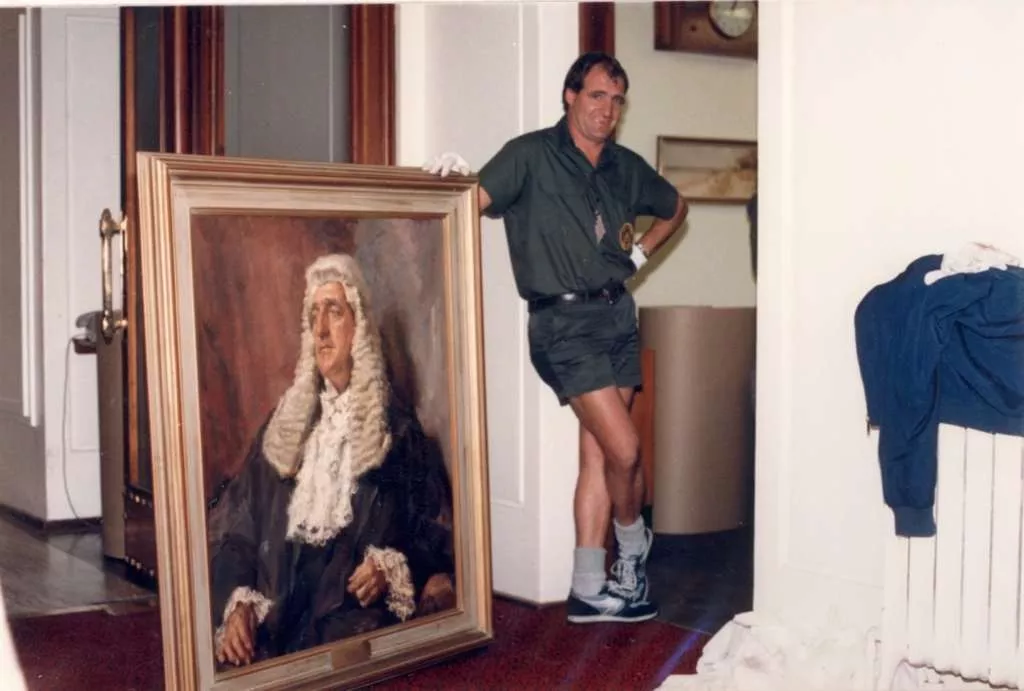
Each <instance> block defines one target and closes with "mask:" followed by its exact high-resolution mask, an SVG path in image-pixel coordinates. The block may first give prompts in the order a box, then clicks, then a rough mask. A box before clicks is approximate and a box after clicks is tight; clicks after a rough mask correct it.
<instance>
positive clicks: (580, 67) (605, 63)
mask: <svg viewBox="0 0 1024 691" xmlns="http://www.w3.org/2000/svg"><path fill="white" fill-rule="evenodd" d="M595 67H601V68H603V69H604V70H605V71H606V72H608V76H609V77H611V78H612V79H621V80H622V91H623V93H625V92H627V91H629V77H628V76H626V70H625V69H623V67H622V65H621V64H619V61H618V60H616V59H615V58H614V57H612V56H611V55H609V54H608V53H601V52H597V51H594V52H590V53H584V54H583V55H581V56H579V57H578V58H576V62H574V63H573V64H572V67H570V68H569V72H568V73H567V74H566V75H565V84H563V85H562V110H569V102H568V101H566V100H565V91H566V89H568V90H569V91H572V92H574V93H577V94H578V93H579V92H580V89H582V88H583V80H584V79H586V78H587V75H588V74H590V70H592V69H594V68H595Z"/></svg>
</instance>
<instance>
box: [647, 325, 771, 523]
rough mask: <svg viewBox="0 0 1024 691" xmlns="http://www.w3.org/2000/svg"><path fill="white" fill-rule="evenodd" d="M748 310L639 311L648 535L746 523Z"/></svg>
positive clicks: (750, 366)
mask: <svg viewBox="0 0 1024 691" xmlns="http://www.w3.org/2000/svg"><path fill="white" fill-rule="evenodd" d="M755 333H756V319H755V310H754V308H753V307H749V308H711V307H643V308H641V309H640V341H641V347H643V348H645V349H646V348H649V349H651V350H653V351H654V357H655V360H656V362H657V371H656V374H655V377H654V389H655V395H654V464H653V465H654V482H653V485H654V487H653V517H654V530H655V532H658V533H670V534H692V533H707V532H715V531H720V530H731V529H734V528H737V527H740V526H741V525H743V524H744V523H746V522H747V521H749V520H750V498H751V496H752V490H753V464H754V463H753V461H754V454H753V396H752V387H753V372H754V352H755V347H754V344H755Z"/></svg>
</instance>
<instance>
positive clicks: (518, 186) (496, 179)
mask: <svg viewBox="0 0 1024 691" xmlns="http://www.w3.org/2000/svg"><path fill="white" fill-rule="evenodd" d="M520 148H521V147H520V146H517V145H514V144H511V143H508V144H506V145H505V146H503V147H502V148H501V150H500V151H498V153H497V154H495V155H494V157H493V158H492V159H491V160H490V161H488V162H487V163H486V164H484V167H483V168H481V169H480V172H479V173H477V175H478V177H479V181H480V184H479V185H478V189H479V192H478V193H477V206H478V207H479V208H478V210H479V212H480V214H481V215H483V214H484V212H486V211H488V210H490V211H492V212H493V213H494V214H497V215H500V214H502V213H504V212H505V210H506V209H507V208H508V207H509V206H511V205H512V204H514V203H515V201H516V199H518V197H519V194H520V192H521V191H522V188H523V185H524V184H525V180H526V165H525V163H524V161H523V157H522V155H521V152H520ZM423 170H425V171H427V172H429V173H431V174H433V175H440V176H441V177H446V176H448V175H449V174H450V173H458V174H461V175H469V174H470V167H469V164H468V163H467V162H466V160H465V159H464V158H462V156H459V155H458V154H455V153H443V154H441V155H440V156H437V157H435V158H434V159H433V160H432V161H428V162H427V163H424V164H423ZM485 187H486V188H490V190H491V191H490V192H488V191H487V189H485ZM494 207H497V208H494Z"/></svg>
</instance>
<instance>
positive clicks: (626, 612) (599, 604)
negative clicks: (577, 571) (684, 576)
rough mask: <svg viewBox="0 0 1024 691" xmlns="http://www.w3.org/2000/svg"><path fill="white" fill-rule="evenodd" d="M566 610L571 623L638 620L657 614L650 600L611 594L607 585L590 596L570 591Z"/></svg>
mask: <svg viewBox="0 0 1024 691" xmlns="http://www.w3.org/2000/svg"><path fill="white" fill-rule="evenodd" d="M568 610H569V621H570V622H572V623H573V624H591V623H595V622H601V621H619V622H639V621H647V620H648V619H654V617H656V616H658V608H657V607H655V606H654V605H653V604H651V603H650V602H630V601H629V600H626V599H625V598H623V597H620V596H619V595H615V594H613V593H612V592H611V590H609V588H608V586H607V585H606V586H605V587H604V588H602V589H601V592H599V593H598V594H597V595H594V596H592V597H584V596H582V595H577V594H576V593H574V592H570V593H569V602H568Z"/></svg>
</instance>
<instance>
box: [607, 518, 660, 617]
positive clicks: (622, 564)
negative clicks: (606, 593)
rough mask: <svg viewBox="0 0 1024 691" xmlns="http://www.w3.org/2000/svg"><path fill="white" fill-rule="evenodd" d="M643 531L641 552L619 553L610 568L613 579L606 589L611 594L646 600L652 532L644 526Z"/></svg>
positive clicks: (628, 598) (648, 584)
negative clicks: (642, 548) (626, 554)
mask: <svg viewBox="0 0 1024 691" xmlns="http://www.w3.org/2000/svg"><path fill="white" fill-rule="evenodd" d="M644 531H645V532H644V550H643V552H641V553H640V554H632V555H628V556H625V555H620V556H619V558H618V559H616V560H615V563H613V564H612V568H611V574H612V577H613V578H614V579H615V580H614V581H612V582H611V583H609V584H608V589H609V590H610V591H611V592H612V594H614V595H618V596H619V597H623V598H625V599H627V600H629V601H630V602H646V601H647V597H648V595H649V594H650V583H648V581H647V555H649V554H650V553H651V545H652V544H653V543H654V532H653V531H652V530H651V529H650V528H644Z"/></svg>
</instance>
